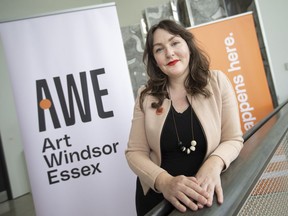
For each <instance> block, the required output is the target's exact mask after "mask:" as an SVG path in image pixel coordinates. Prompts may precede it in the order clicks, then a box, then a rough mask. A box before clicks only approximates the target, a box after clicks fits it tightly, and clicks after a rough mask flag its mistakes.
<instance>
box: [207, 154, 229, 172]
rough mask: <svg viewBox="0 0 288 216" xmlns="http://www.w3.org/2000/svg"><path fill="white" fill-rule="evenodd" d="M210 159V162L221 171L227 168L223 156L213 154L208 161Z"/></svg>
mask: <svg viewBox="0 0 288 216" xmlns="http://www.w3.org/2000/svg"><path fill="white" fill-rule="evenodd" d="M208 160H209V162H210V163H212V164H213V166H214V168H219V170H220V172H222V170H224V168H225V163H224V161H223V159H222V158H220V157H219V156H217V155H211V156H210V157H209V158H208V159H207V161H208Z"/></svg>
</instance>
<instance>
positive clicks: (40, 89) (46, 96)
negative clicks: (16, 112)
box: [36, 68, 114, 132]
mask: <svg viewBox="0 0 288 216" xmlns="http://www.w3.org/2000/svg"><path fill="white" fill-rule="evenodd" d="M100 74H105V70H104V68H101V69H96V70H91V71H90V77H91V82H92V86H93V94H94V98H95V103H96V107H97V111H98V116H99V117H100V118H110V117H113V116H114V113H113V111H105V110H104V106H103V101H102V98H101V97H102V96H104V95H108V91H107V89H100V87H99V82H98V75H100ZM79 76H80V83H81V92H82V97H81V96H80V93H79V92H80V91H79V88H80V87H79V86H78V87H77V85H76V82H75V79H74V76H73V74H68V75H67V77H66V83H67V86H66V89H67V94H66V95H67V96H65V94H64V86H62V83H61V80H60V77H54V78H53V80H54V85H55V88H56V91H57V96H58V97H57V98H55V97H54V98H52V95H51V92H50V90H49V86H48V83H47V81H46V79H41V80H36V90H37V103H38V122H39V131H40V132H42V131H46V117H47V115H45V113H46V114H47V113H48V112H45V110H49V113H50V117H51V119H52V122H53V125H54V128H60V127H61V125H60V121H59V117H58V116H59V115H63V118H64V119H65V124H66V126H71V125H74V124H75V109H74V104H75V103H74V100H75V102H76V104H77V107H78V111H79V115H80V117H81V120H82V122H90V121H91V110H90V101H89V93H91V92H88V86H87V76H86V72H80V73H79ZM81 98H82V99H81ZM56 99H57V100H59V103H60V105H61V112H59V110H56V108H55V106H54V102H53V101H54V100H56Z"/></svg>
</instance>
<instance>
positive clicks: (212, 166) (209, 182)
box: [196, 156, 224, 208]
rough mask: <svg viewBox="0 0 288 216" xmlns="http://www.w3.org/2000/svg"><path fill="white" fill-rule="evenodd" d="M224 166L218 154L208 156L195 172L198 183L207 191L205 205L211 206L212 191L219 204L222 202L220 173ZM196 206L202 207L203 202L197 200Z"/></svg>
mask: <svg viewBox="0 0 288 216" xmlns="http://www.w3.org/2000/svg"><path fill="white" fill-rule="evenodd" d="M223 168H224V162H223V160H222V159H221V158H220V157H218V156H211V157H209V158H208V159H207V160H206V161H205V162H204V164H203V165H202V166H201V168H200V169H199V171H198V172H197V174H196V179H197V182H198V183H199V185H200V186H201V187H202V188H203V189H204V190H205V191H207V192H208V193H209V197H208V201H207V203H206V205H207V206H208V207H210V206H212V203H213V196H214V192H215V193H216V196H217V201H218V203H219V204H222V203H223V200H224V198H223V190H222V185H221V178H220V174H221V172H222V170H223ZM198 207H199V208H203V204H202V203H200V202H198Z"/></svg>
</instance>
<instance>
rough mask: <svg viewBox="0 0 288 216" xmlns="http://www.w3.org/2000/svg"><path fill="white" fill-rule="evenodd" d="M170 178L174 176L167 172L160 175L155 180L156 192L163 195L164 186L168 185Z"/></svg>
mask: <svg viewBox="0 0 288 216" xmlns="http://www.w3.org/2000/svg"><path fill="white" fill-rule="evenodd" d="M170 178H172V176H171V175H170V174H169V173H167V172H162V173H160V174H159V175H158V176H157V178H156V180H155V185H154V187H155V190H156V191H158V192H161V193H162V192H163V187H164V185H166V184H167V182H168V181H169V179H170Z"/></svg>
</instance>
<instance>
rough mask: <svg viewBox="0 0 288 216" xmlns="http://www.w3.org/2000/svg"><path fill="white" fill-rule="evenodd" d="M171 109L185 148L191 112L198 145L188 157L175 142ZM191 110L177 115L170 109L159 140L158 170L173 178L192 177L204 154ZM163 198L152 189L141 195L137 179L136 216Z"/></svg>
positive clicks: (204, 145) (199, 129) (202, 138)
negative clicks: (159, 168) (159, 164)
mask: <svg viewBox="0 0 288 216" xmlns="http://www.w3.org/2000/svg"><path fill="white" fill-rule="evenodd" d="M172 109H173V110H174V116H175V122H176V126H177V131H178V135H179V139H180V140H181V141H182V142H183V144H184V145H185V146H190V145H191V144H190V143H191V140H192V128H191V111H192V112H193V130H194V139H195V140H196V141H197V145H196V150H195V151H194V152H193V151H191V153H190V154H186V153H185V152H182V151H181V150H180V149H179V147H178V139H177V135H176V130H175V126H174V122H173V116H172ZM191 109H192V107H191V106H189V107H188V108H187V109H186V110H185V111H184V112H183V113H177V111H175V109H174V108H173V106H171V108H170V111H169V113H168V116H167V118H166V120H165V123H164V126H163V129H162V133H161V140H160V145H161V154H162V158H161V161H162V163H161V167H162V168H164V169H165V170H167V172H168V173H170V174H171V175H173V176H176V175H186V176H194V175H195V174H196V173H197V171H198V170H199V168H200V166H201V164H202V163H203V160H204V157H205V154H206V150H207V143H206V139H205V135H204V132H203V130H202V126H201V124H200V122H199V120H198V118H197V116H196V114H195V113H194V111H193V110H191ZM163 199H164V197H163V195H162V194H161V193H156V192H155V191H153V190H151V189H150V190H149V191H148V193H147V194H146V195H144V194H143V189H142V186H141V184H140V181H139V178H137V187H136V210H137V215H138V216H141V215H145V214H146V213H147V212H149V211H150V210H151V209H152V208H153V207H154V206H156V205H157V204H158V203H159V202H161V201H162V200H163Z"/></svg>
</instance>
